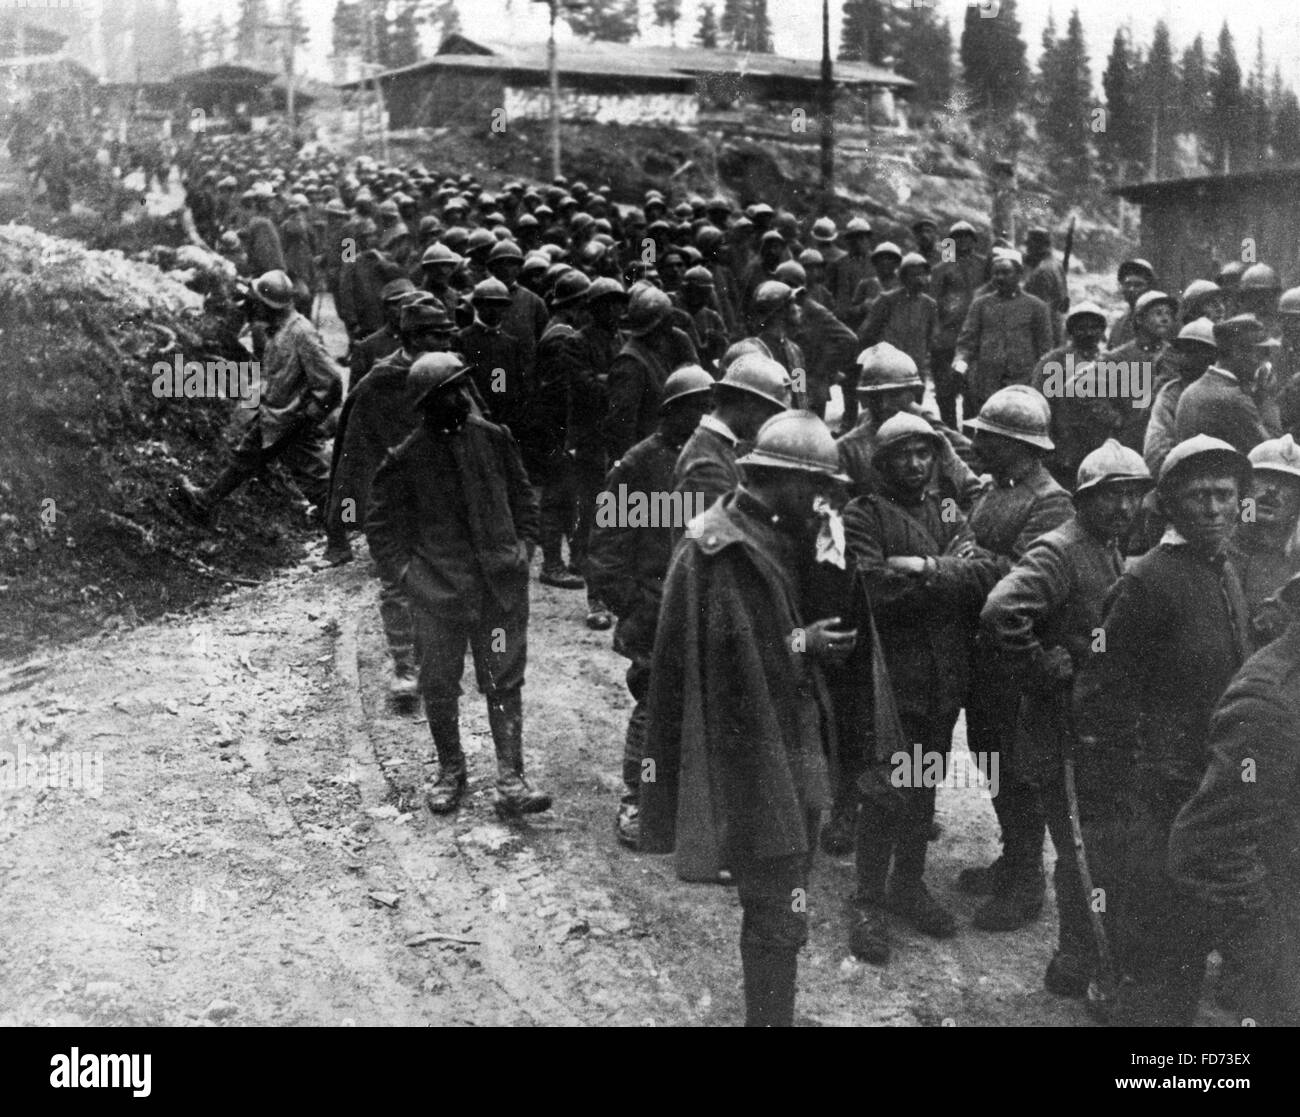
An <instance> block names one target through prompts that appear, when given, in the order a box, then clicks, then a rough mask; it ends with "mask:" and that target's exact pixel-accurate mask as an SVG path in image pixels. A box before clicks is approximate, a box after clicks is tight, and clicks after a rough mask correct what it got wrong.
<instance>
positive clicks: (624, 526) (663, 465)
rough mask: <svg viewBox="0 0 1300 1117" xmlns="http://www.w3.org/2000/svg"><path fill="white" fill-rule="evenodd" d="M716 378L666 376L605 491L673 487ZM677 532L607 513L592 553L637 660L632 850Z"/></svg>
mask: <svg viewBox="0 0 1300 1117" xmlns="http://www.w3.org/2000/svg"><path fill="white" fill-rule="evenodd" d="M712 395H713V378H712V377H711V376H709V374H708V373H706V372H705V371H704V370H703V369H701V368H700V367H699V366H697V365H687V366H686V367H685V368H679V369H678V370H677V371H676V372H674V373H673V374H672V375H671V376H669V377H668V379H667V381H665V383H664V398H663V402H662V403H661V404H660V408H659V426H658V428H657V429H656V430H655V431H654V433H653V434H651V435H650V436H649V437H648V438H645V439H642V440H641V441H640V442H638V443H637V444H636V445H635V446H633V447H632V448H631V449H630V450H628V451H627V453H625V454H624V455H623V456H622V458H620V459H619V460H618V461H617V462H615V463H614V466H613V468H612V469H611V470H610V471H609V475H608V477H607V478H606V479H605V486H604V490H603V491H604V492H606V493H609V494H610V495H611V496H613V497H617V494H618V493H619V492H620V491H626V492H627V493H643V494H646V496H647V497H648V498H653V494H664V493H669V492H671V491H672V488H673V468H674V466H675V465H676V463H677V459H678V455H679V454H680V453H681V451H682V447H683V446H684V445H685V444H686V441H687V439H688V438H689V437H690V436H691V433H692V432H693V431H694V430H695V427H696V424H697V423H698V422H699V420H700V418H701V416H703V414H704V412H705V410H706V409H707V408H708V406H709V403H710V400H711V399H712ZM676 534H677V533H675V532H674V531H673V529H672V527H671V525H669V524H662V523H646V524H640V525H638V524H634V523H631V522H630V517H629V518H627V519H626V520H620V519H619V518H618V517H611V518H606V519H603V518H602V517H601V516H600V515H599V514H598V515H597V517H596V525H595V528H594V529H593V530H592V534H591V551H590V554H589V556H588V562H587V569H588V583H589V588H590V589H591V591H592V592H594V593H595V594H596V595H597V596H598V597H599V598H600V599H601V600H602V601H604V602H605V603H606V604H607V605H608V606H609V607H610V608H611V609H612V610H613V611H614V614H615V615H616V616H617V617H618V625H617V627H615V629H614V650H615V651H616V652H618V653H619V655H622V656H625V657H626V658H627V659H628V660H630V661H631V662H630V663H629V664H628V669H627V688H628V690H629V691H630V692H631V694H632V698H633V699H634V701H635V703H636V705H635V706H634V707H633V708H632V714H631V716H630V717H629V718H628V723H627V736H626V738H625V742H624V748H623V795H622V797H621V800H620V802H619V808H618V817H617V819H616V822H615V829H616V832H617V834H618V840H619V841H620V842H621V843H622V844H623V845H625V846H629V847H631V848H633V849H635V848H636V846H637V840H638V834H639V832H640V822H639V811H640V807H639V803H640V788H641V760H642V758H643V757H644V755H645V728H646V696H647V694H648V693H649V689H650V657H651V653H652V652H653V651H654V636H655V623H656V621H657V619H658V616H659V596H660V593H661V592H662V588H663V580H664V576H665V575H666V574H667V573H668V562H669V560H670V559H671V558H672V553H673V542H674V539H675V537H676Z"/></svg>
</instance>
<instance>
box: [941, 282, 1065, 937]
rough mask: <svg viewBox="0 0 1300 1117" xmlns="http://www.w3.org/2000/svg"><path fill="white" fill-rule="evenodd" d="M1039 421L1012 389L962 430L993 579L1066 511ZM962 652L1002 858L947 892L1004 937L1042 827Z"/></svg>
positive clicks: (984, 660)
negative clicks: (989, 763) (993, 776)
mask: <svg viewBox="0 0 1300 1117" xmlns="http://www.w3.org/2000/svg"><path fill="white" fill-rule="evenodd" d="M1027 297H1032V296H1027ZM978 302H979V300H978V299H977V300H976V303H977V304H978ZM1040 305H1041V304H1040ZM973 313H974V310H973V309H972V314H973ZM1049 423H1050V409H1049V408H1048V406H1047V401H1046V400H1045V399H1044V398H1043V397H1042V396H1041V395H1040V394H1039V393H1038V392H1035V391H1034V390H1033V389H1032V388H1030V387H1027V386H1025V385H1012V386H1010V387H1007V388H1003V389H1001V390H1000V391H997V392H995V393H994V394H993V395H992V396H990V397H989V399H988V402H987V403H985V405H984V406H983V407H982V408H981V409H980V413H979V415H978V416H977V417H976V418H975V419H973V420H972V421H971V422H970V423H968V424H967V426H969V427H973V428H974V430H975V432H976V433H975V452H976V454H978V455H979V458H980V461H982V462H983V463H984V464H985V466H986V467H987V468H988V470H989V472H990V473H991V474H992V477H993V480H992V483H991V484H990V485H989V486H988V487H987V488H986V489H985V490H984V492H983V493H981V494H980V496H979V498H978V499H977V501H976V503H975V507H974V508H973V509H972V511H971V514H970V526H971V530H972V531H973V532H974V534H975V542H976V543H977V544H979V546H980V547H982V548H984V549H985V550H986V551H989V552H991V553H992V554H993V555H994V556H995V558H996V561H997V563H998V567H999V573H1000V574H1001V575H1003V576H1005V575H1006V574H1008V573H1009V572H1010V571H1011V568H1012V566H1013V565H1014V564H1015V563H1017V562H1019V561H1020V559H1021V558H1023V557H1024V555H1025V552H1026V551H1028V550H1029V546H1030V544H1031V543H1033V542H1034V540H1035V539H1037V538H1038V537H1039V536H1040V535H1043V534H1044V533H1046V532H1048V531H1051V530H1052V529H1053V528H1056V527H1060V526H1061V524H1063V523H1065V521H1066V520H1068V519H1069V518H1070V516H1071V515H1072V514H1073V511H1074V508H1073V506H1072V505H1071V503H1070V496H1069V494H1068V493H1067V492H1066V491H1065V490H1064V489H1063V488H1061V486H1060V485H1058V484H1057V483H1056V482H1055V481H1054V480H1053V479H1052V476H1051V474H1049V473H1048V472H1047V469H1046V467H1045V466H1044V464H1043V460H1044V458H1045V457H1046V456H1047V454H1048V453H1050V452H1051V450H1052V449H1053V446H1052V440H1051V438H1050V437H1049V436H1048V426H1049ZM970 654H971V657H972V658H971V671H970V690H969V692H968V695H967V700H966V737H967V741H968V742H969V744H970V749H971V752H973V753H975V754H976V755H979V754H981V753H982V754H984V755H986V756H992V755H994V754H996V755H997V756H998V757H999V767H1000V773H999V779H1000V786H999V788H998V794H997V795H996V796H994V798H993V809H994V811H995V813H996V814H997V817H998V824H999V826H1000V827H1001V829H1002V854H1001V856H1000V857H999V858H998V859H997V860H996V861H995V862H994V863H993V864H992V865H990V866H988V867H983V868H976V869H963V870H962V871H961V873H960V874H959V875H958V878H957V887H958V888H959V889H961V890H962V891H963V892H968V893H971V894H973V895H986V896H988V897H989V899H988V900H987V901H986V902H985V903H984V904H983V905H981V907H980V908H979V909H978V910H977V911H976V912H975V916H974V919H973V922H974V924H975V926H976V927H978V928H980V929H981V930H984V931H1013V930H1015V929H1016V928H1018V927H1022V926H1024V925H1025V924H1026V923H1030V922H1032V921H1033V920H1035V919H1037V918H1038V913H1039V912H1040V911H1041V910H1042V907H1043V897H1044V893H1045V885H1044V881H1043V836H1044V833H1045V831H1046V828H1047V824H1046V820H1045V818H1044V815H1043V806H1042V801H1041V800H1040V798H1039V795H1038V790H1037V788H1036V786H1035V784H1034V780H1033V773H1032V770H1026V766H1025V764H1024V761H1023V759H1022V758H1021V757H1020V756H1019V755H1018V753H1017V750H1016V720H1017V716H1018V713H1019V705H1020V692H1019V689H1018V688H1017V687H1016V685H1015V681H1014V678H1013V677H1012V676H1011V674H1010V673H1009V672H1008V670H1007V668H1006V666H1005V665H1004V664H1003V663H1002V661H1001V658H1000V657H999V656H998V655H997V654H996V652H995V651H994V650H993V649H992V648H990V647H989V646H988V645H987V642H986V641H984V640H982V639H976V640H974V641H972V646H971V649H970Z"/></svg>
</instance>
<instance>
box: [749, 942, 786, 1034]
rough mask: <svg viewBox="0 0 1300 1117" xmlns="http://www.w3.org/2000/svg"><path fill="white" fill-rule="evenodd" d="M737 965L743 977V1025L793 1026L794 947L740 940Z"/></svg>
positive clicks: (760, 1026)
mask: <svg viewBox="0 0 1300 1117" xmlns="http://www.w3.org/2000/svg"><path fill="white" fill-rule="evenodd" d="M740 966H741V970H742V971H743V973H744V978H745V1027H747V1028H792V1027H794V989H795V978H796V977H797V975H798V970H799V952H798V950H796V949H791V948H787V949H784V950H781V949H773V948H771V947H766V946H755V945H752V944H746V943H741V944H740Z"/></svg>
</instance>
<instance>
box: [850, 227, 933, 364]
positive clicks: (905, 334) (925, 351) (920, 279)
mask: <svg viewBox="0 0 1300 1117" xmlns="http://www.w3.org/2000/svg"><path fill="white" fill-rule="evenodd" d="M898 277H899V285H898V286H897V287H896V288H894V289H893V290H892V291H886V292H884V293H883V294H881V295H880V297H879V298H877V299H876V300H875V301H874V302H873V303H872V304H871V309H870V310H869V311H867V318H866V321H865V322H863V323H862V325H861V327H859V329H858V342H859V343H860V344H861V345H862V346H863V347H866V348H870V347H871V346H873V345H875V344H876V343H877V342H880V341H885V342H888V343H889V344H890V345H892V346H894V347H895V348H896V349H901V350H902V351H903V352H904V353H906V354H907V355H908V356H909V357H911V358H912V360H913V362H914V363H915V364H916V368H917V373H918V375H919V376H920V377H921V379H922V381H925V380H928V379H929V378H930V349H931V347H932V346H933V344H934V337H935V332H936V330H937V329H938V317H939V304H938V303H937V302H935V301H934V299H932V298H931V297H930V296H929V294H928V293H927V292H928V291H929V288H930V264H929V262H928V261H927V260H926V259H925V257H924V256H921V255H920V254H919V253H916V252H909V253H908V254H907V255H906V256H904V257H903V262H902V263H901V264H900V265H899V269H898Z"/></svg>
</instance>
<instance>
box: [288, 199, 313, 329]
mask: <svg viewBox="0 0 1300 1117" xmlns="http://www.w3.org/2000/svg"><path fill="white" fill-rule="evenodd" d="M310 209H311V202H309V201H308V200H307V196H306V195H305V194H292V195H290V197H289V216H288V217H287V218H285V220H284V221H283V222H282V223H281V225H280V241H281V244H282V245H283V248H284V270H285V271H286V272H287V273H288V275H289V278H290V279H292V280H293V285H294V290H295V292H296V295H295V299H294V301H295V303H296V305H297V307H298V312H299V313H300V314H304V315H307V316H308V317H310V316H311V309H312V302H313V296H314V293H315V291H316V289H317V287H316V234H315V230H313V229H312V227H311V225H310V223H309V222H308V220H307V212H308V210H310Z"/></svg>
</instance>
